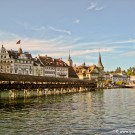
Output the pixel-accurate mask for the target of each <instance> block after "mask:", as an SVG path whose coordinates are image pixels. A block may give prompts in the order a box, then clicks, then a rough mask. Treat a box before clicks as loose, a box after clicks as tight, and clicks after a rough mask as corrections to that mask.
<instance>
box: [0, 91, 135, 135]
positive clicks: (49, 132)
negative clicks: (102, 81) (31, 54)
mask: <svg viewBox="0 0 135 135" xmlns="http://www.w3.org/2000/svg"><path fill="white" fill-rule="evenodd" d="M134 95H135V90H132V89H131V90H129V89H114V90H103V91H96V92H86V93H76V94H67V95H61V96H60V95H55V96H48V97H42V98H32V99H29V100H25V102H24V99H21V100H19V101H16V102H14V103H12V105H11V104H9V103H8V100H7V101H6V100H3V101H1V108H0V112H1V113H0V134H7V131H8V134H9V135H14V134H22V135H23V134H32V135H37V134H46V135H59V134H63V135H70V134H77V135H82V134H83V135H106V134H107V135H109V134H110V135H113V134H115V133H116V130H117V129H133V130H135V129H134V127H135V113H134V112H135V97H134Z"/></svg>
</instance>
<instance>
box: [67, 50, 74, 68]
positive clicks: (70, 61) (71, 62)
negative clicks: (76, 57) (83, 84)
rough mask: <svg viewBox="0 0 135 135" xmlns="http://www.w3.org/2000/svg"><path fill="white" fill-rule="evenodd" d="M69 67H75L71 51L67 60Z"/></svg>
mask: <svg viewBox="0 0 135 135" xmlns="http://www.w3.org/2000/svg"><path fill="white" fill-rule="evenodd" d="M67 65H68V66H73V61H72V59H71V56H70V50H69V56H68V59H67Z"/></svg>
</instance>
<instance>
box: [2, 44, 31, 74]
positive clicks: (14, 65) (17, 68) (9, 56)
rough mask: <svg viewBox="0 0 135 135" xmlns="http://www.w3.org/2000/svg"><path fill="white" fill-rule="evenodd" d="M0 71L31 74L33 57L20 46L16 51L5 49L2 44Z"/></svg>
mask: <svg viewBox="0 0 135 135" xmlns="http://www.w3.org/2000/svg"><path fill="white" fill-rule="evenodd" d="M0 68H1V69H0V73H11V74H25V75H32V74H33V59H32V56H31V54H29V53H28V52H23V51H22V49H21V48H19V49H18V51H14V50H6V49H5V47H4V46H3V45H2V47H1V49H0Z"/></svg>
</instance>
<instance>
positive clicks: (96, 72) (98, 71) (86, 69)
mask: <svg viewBox="0 0 135 135" xmlns="http://www.w3.org/2000/svg"><path fill="white" fill-rule="evenodd" d="M74 70H75V72H76V73H77V75H78V77H79V79H83V80H84V79H88V80H96V81H102V80H103V78H104V66H103V64H102V60H101V54H100V53H99V59H98V65H97V66H96V65H91V66H86V64H85V62H84V63H83V64H82V65H80V66H76V65H75V66H74Z"/></svg>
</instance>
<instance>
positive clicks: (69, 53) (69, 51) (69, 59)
mask: <svg viewBox="0 0 135 135" xmlns="http://www.w3.org/2000/svg"><path fill="white" fill-rule="evenodd" d="M68 59H69V60H70V59H71V57H70V50H69V56H68Z"/></svg>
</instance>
